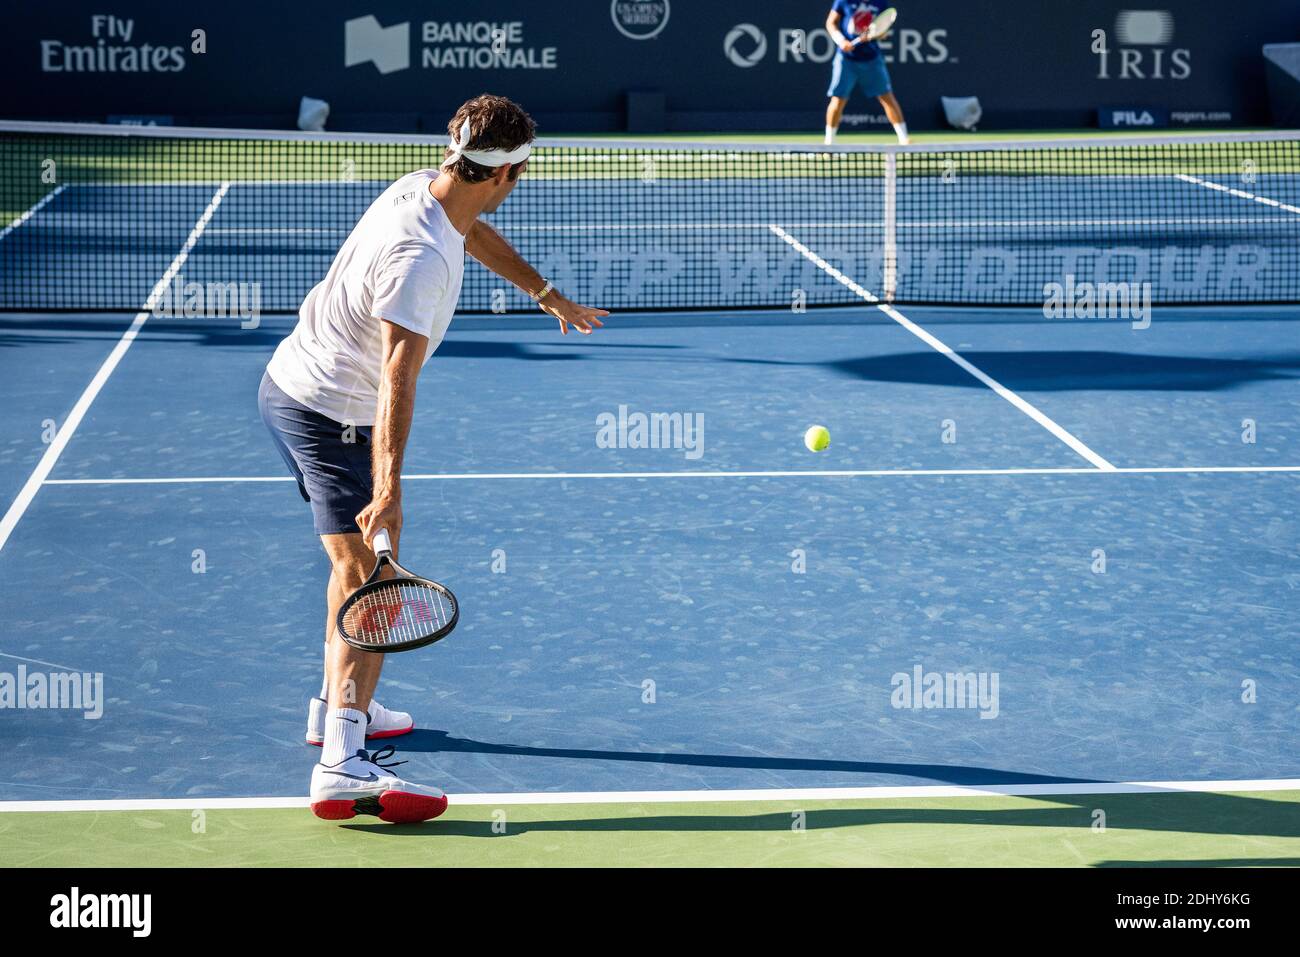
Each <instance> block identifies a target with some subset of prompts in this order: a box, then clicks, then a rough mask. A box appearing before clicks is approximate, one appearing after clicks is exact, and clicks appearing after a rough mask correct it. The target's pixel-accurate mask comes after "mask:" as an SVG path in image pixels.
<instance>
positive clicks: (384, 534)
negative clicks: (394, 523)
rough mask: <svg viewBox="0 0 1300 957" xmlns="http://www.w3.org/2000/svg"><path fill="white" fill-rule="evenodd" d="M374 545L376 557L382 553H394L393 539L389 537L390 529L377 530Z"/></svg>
mask: <svg viewBox="0 0 1300 957" xmlns="http://www.w3.org/2000/svg"><path fill="white" fill-rule="evenodd" d="M374 546H375V557H376V558H378V557H379V556H380V555H391V554H393V540H392V539H391V538H389V537H388V529H386V528H381V529H380V530H379V531H377V532H375V538H374Z"/></svg>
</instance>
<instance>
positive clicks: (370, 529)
mask: <svg viewBox="0 0 1300 957" xmlns="http://www.w3.org/2000/svg"><path fill="white" fill-rule="evenodd" d="M379 325H380V335H381V342H382V346H383V358H382V359H381V362H380V372H379V405H378V409H377V411H376V413H375V427H374V429H373V430H372V432H371V439H370V441H371V456H370V467H371V472H372V474H373V476H374V492H373V497H372V498H371V501H370V504H369V505H367V506H366V507H365V508H363V509H362V510H361V512H360V514H358V515H357V524H358V525H360V526H361V533H362V535H364V536H365V540H366V542H367V544H368V543H369V542H370V540H371V538H372V536H373V535H374V533H375V532H376V531H378V530H379V529H381V528H386V529H388V531H389V533H390V534H391V535H392V536H393V540H394V541H397V539H398V538H399V536H400V535H401V531H402V458H403V457H404V455H405V454H406V439H407V437H408V436H409V435H410V434H411V419H412V417H413V416H414V415H415V383H416V380H417V379H418V378H419V376H420V368H421V366H423V365H424V354H425V352H426V351H427V350H428V348H429V339H428V337H427V336H423V335H421V334H420V333H418V332H412V331H411V330H409V329H403V328H402V327H401V326H399V325H396V324H395V323H392V322H384V321H380V323H379Z"/></svg>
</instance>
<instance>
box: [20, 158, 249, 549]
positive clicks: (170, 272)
mask: <svg viewBox="0 0 1300 957" xmlns="http://www.w3.org/2000/svg"><path fill="white" fill-rule="evenodd" d="M229 189H230V184H229V183H223V184H222V185H221V188H220V189H218V190H217V192H216V194H215V195H213V197H212V201H211V202H209V203H208V206H207V208H206V209H205V210H203V215H202V216H200V217H199V220H198V222H196V223H195V224H194V228H193V229H191V230H190V234H189V236H187V237H186V239H185V243H184V245H182V246H181V248H180V252H178V253H177V254H176V258H174V259H173V260H172V261H171V265H170V266H168V267H167V271H166V272H165V273H163V275H162V278H161V279H159V280H158V282H157V283H155V284H154V287H153V289H152V290H151V291H150V293H149V298H148V299H146V300H145V302H144V307H143V308H142V309H141V311H140V312H139V313H138V314H137V315H136V317H135V319H134V320H132V322H131V325H130V327H129V328H128V329H127V330H126V332H124V333H122V338H121V339H119V340H118V341H117V345H115V346H114V347H113V351H112V352H110V353H109V354H108V358H107V359H105V360H104V364H103V365H101V366H100V367H99V371H98V372H96V373H95V377H94V378H93V379H91V380H90V384H89V385H88V386H86V389H85V391H84V392H82V393H81V397H80V398H79V399H77V404H76V405H74V406H73V407H72V411H71V412H69V413H68V418H67V419H66V420H65V421H64V423H63V425H62V426H61V427H60V428H59V431H58V434H57V435H55V437H54V441H53V442H51V443H50V447H49V448H47V449H46V450H45V454H44V455H42V456H41V460H40V461H39V462H37V463H36V468H35V469H34V470H33V471H32V474H31V475H30V476H29V477H28V479H27V482H26V483H25V484H24V485H23V487H22V489H21V490H20V491H19V492H18V497H17V498H15V499H14V501H13V504H12V505H10V506H9V511H7V512H5V515H4V518H3V519H0V549H3V548H4V547H5V543H6V542H8V541H9V536H10V535H11V534H13V530H14V527H15V526H16V525H17V524H18V521H19V519H21V518H22V517H23V514H24V513H25V512H26V511H27V507H28V506H29V505H31V504H32V499H33V498H35V497H36V492H37V491H38V490H39V489H40V487H41V486H42V485H43V484H44V483H45V480H46V479H47V478H48V477H49V474H50V472H51V471H53V469H54V466H55V463H57V462H58V461H59V456H60V455H62V454H63V450H64V449H65V448H67V445H68V442H70V441H71V440H72V436H73V434H74V433H75V432H76V431H77V426H79V425H80V424H81V420H82V419H83V418H85V415H86V413H87V412H88V411H89V410H90V405H91V403H92V402H94V401H95V397H96V396H98V395H99V390H100V389H102V388H104V383H106V382H107V381H108V377H109V376H111V375H112V374H113V370H114V369H116V368H117V364H118V363H119V362H121V361H122V357H123V356H124V355H126V350H127V349H129V348H131V343H133V342H134V341H135V338H136V336H137V335H139V333H140V327H141V326H143V325H144V324H145V320H147V319H148V318H149V315H150V313H151V312H152V311H153V307H154V303H155V302H156V301H157V299H158V297H159V296H160V295H162V292H163V290H164V289H166V288H167V286H168V284H169V283H171V281H172V279H173V278H175V276H176V274H177V273H178V272H180V270H181V266H183V265H184V264H185V260H187V259H189V256H190V252H191V250H193V249H194V246H195V245H196V244H197V243H198V241H199V237H200V236H202V235H203V230H204V228H205V227H206V226H207V225H208V222H209V221H210V220H211V219H212V217H213V215H214V214H215V213H216V211H217V207H218V206H220V205H221V200H222V199H224V198H225V195H226V192H227V191H228V190H229Z"/></svg>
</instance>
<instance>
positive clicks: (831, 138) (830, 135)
mask: <svg viewBox="0 0 1300 957" xmlns="http://www.w3.org/2000/svg"><path fill="white" fill-rule="evenodd" d="M837 129H839V127H836V126H828V127H826V139H825V140H824V141H823V142H825V144H826V145H827V146H830V145H831V144H832V143H834V142H835V131H836V130H837Z"/></svg>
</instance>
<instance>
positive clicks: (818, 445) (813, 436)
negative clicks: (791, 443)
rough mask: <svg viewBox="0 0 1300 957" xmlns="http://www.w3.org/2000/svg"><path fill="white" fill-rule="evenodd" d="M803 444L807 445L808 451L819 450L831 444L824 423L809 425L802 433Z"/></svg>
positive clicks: (829, 435)
mask: <svg viewBox="0 0 1300 957" xmlns="http://www.w3.org/2000/svg"><path fill="white" fill-rule="evenodd" d="M803 444H804V445H806V446H808V451H809V452H821V451H822V450H823V449H825V448H826V446H828V445H830V444H831V434H830V433H829V432H827V431H826V426H824V425H814V426H810V427H809V429H808V431H807V432H805V433H804V434H803Z"/></svg>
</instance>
